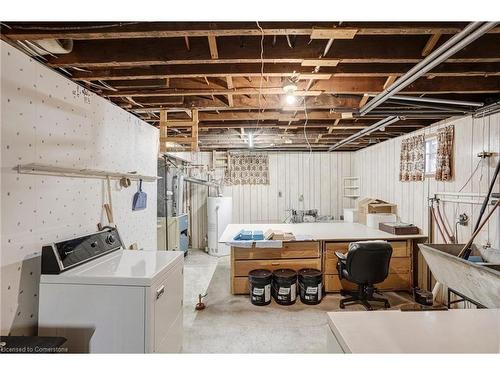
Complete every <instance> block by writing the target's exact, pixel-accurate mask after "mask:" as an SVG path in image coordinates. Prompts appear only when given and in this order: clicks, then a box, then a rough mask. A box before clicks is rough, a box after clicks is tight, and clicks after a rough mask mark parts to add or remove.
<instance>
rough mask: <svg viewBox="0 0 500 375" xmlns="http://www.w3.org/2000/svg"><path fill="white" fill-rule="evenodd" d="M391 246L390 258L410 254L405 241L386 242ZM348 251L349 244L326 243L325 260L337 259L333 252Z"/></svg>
mask: <svg viewBox="0 0 500 375" xmlns="http://www.w3.org/2000/svg"><path fill="white" fill-rule="evenodd" d="M388 242H389V243H390V244H391V246H392V257H393V258H400V257H408V256H410V252H409V251H408V246H407V243H406V241H388ZM347 250H349V242H327V243H326V248H325V258H326V259H335V260H336V259H337V257H336V256H335V252H336V251H338V252H340V253H346V252H347Z"/></svg>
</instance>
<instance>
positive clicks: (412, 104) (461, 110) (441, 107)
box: [379, 97, 472, 114]
mask: <svg viewBox="0 0 500 375" xmlns="http://www.w3.org/2000/svg"><path fill="white" fill-rule="evenodd" d="M386 103H390V104H398V105H400V106H405V107H409V108H408V110H409V111H415V110H416V109H417V108H427V109H434V110H439V111H443V112H456V113H457V114H465V113H470V112H472V111H471V110H469V109H466V108H459V107H453V106H448V105H443V104H433V103H429V102H407V101H404V100H395V99H394V97H392V98H390V99H389V100H387V101H386ZM379 108H384V107H379ZM395 109H396V110H401V108H395Z"/></svg>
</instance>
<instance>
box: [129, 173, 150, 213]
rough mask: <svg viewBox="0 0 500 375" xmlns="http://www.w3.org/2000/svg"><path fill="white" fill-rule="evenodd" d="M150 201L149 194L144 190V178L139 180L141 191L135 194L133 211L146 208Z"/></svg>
mask: <svg viewBox="0 0 500 375" xmlns="http://www.w3.org/2000/svg"><path fill="white" fill-rule="evenodd" d="M147 201H148V195H147V194H146V193H145V192H143V191H142V180H139V191H138V192H137V193H135V194H134V200H133V201H132V211H139V210H144V209H145V208H146V204H147Z"/></svg>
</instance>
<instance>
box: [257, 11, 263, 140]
mask: <svg viewBox="0 0 500 375" xmlns="http://www.w3.org/2000/svg"><path fill="white" fill-rule="evenodd" d="M255 22H256V23H257V27H258V28H259V30H260V32H261V37H260V84H259V96H258V101H259V115H258V116H257V126H256V127H257V130H260V127H259V123H260V120H261V111H262V101H261V97H262V81H263V80H264V29H262V27H261V26H260V24H259V21H255Z"/></svg>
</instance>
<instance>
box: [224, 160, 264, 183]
mask: <svg viewBox="0 0 500 375" xmlns="http://www.w3.org/2000/svg"><path fill="white" fill-rule="evenodd" d="M224 182H225V184H226V185H269V157H268V155H266V154H261V153H255V154H228V169H227V172H226V176H225V181H224Z"/></svg>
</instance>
